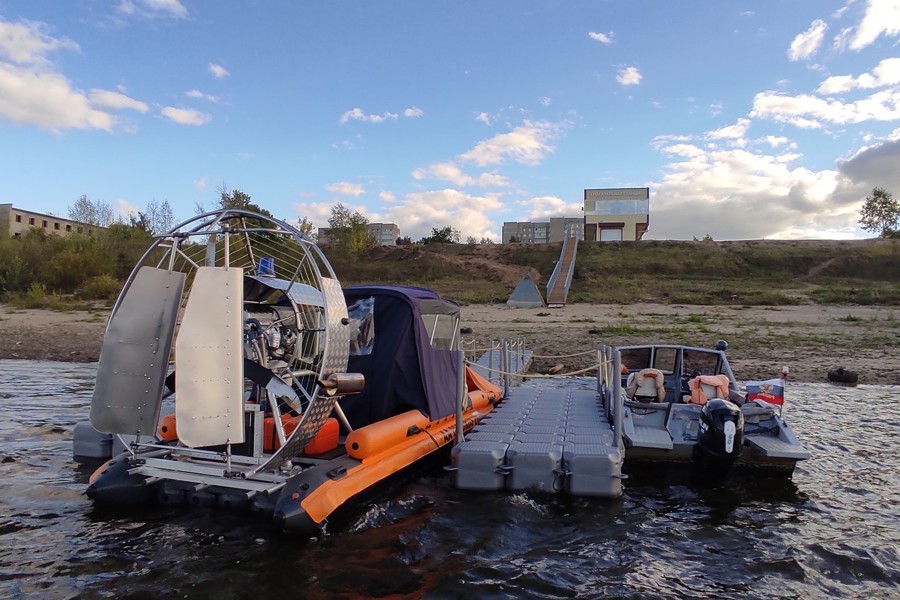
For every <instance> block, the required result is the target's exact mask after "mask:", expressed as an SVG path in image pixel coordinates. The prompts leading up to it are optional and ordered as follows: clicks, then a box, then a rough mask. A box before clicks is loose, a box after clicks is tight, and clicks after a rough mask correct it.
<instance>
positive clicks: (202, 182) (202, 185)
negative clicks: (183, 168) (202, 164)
mask: <svg viewBox="0 0 900 600" xmlns="http://www.w3.org/2000/svg"><path fill="white" fill-rule="evenodd" d="M191 184H192V185H193V186H194V189H198V190H200V191H203V190H205V189H206V186H207V183H206V177H198V178H197V179H195V180H194V181H192V182H191Z"/></svg>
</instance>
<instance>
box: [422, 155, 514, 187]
mask: <svg viewBox="0 0 900 600" xmlns="http://www.w3.org/2000/svg"><path fill="white" fill-rule="evenodd" d="M412 177H413V179H417V180H421V179H426V178H432V179H438V180H442V181H447V182H449V183H452V184H453V185H456V186H459V187H467V186H477V187H482V188H491V187H508V186H510V185H511V183H510V181H509V179H507V178H506V177H504V176H502V175H498V174H497V173H482V174H481V175H479V176H478V177H473V176H471V175H469V174H468V173H464V172H463V170H462V169H460V168H459V166H457V165H456V163H454V162H452V161H451V162H443V163H435V164H433V165H430V166H429V167H427V168H420V169H416V170H415V171H413V172H412Z"/></svg>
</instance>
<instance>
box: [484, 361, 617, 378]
mask: <svg viewBox="0 0 900 600" xmlns="http://www.w3.org/2000/svg"><path fill="white" fill-rule="evenodd" d="M466 364H467V365H470V366H473V367H478V368H479V369H484V370H485V371H487V372H488V373H491V374H495V375H509V376H510V377H524V378H527V379H539V378H544V379H553V378H556V377H571V376H572V375H582V374H584V373H589V372H591V371H596V370H597V369H599V368H600V363H597V364H594V365H591V366H589V367H585V368H584V369H579V370H577V371H569V372H568V373H554V374H553V375H551V374H549V373H524V372H521V371H519V372H516V371H501V370H500V369H492V368H488V367H485V366H483V365H479V364H476V363H473V362H472V361H470V360H467V361H466Z"/></svg>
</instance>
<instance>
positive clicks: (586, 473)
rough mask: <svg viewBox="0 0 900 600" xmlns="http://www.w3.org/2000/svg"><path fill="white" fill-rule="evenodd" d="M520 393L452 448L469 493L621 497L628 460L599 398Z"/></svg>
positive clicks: (457, 478)
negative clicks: (624, 467) (604, 416)
mask: <svg viewBox="0 0 900 600" xmlns="http://www.w3.org/2000/svg"><path fill="white" fill-rule="evenodd" d="M576 386H577V384H571V385H567V386H566V387H561V388H544V389H542V388H536V387H516V388H512V389H510V391H509V395H508V397H507V398H505V399H504V400H503V402H501V403H500V404H499V405H498V406H497V407H496V408H495V409H494V410H493V411H492V412H491V413H490V414H489V415H487V416H486V417H485V418H484V420H483V421H481V422H480V423H479V424H478V425H476V426H475V428H474V429H473V430H472V432H471V433H469V434H467V436H466V441H464V442H463V443H462V444H460V445H459V446H457V447H456V448H454V450H453V465H454V483H455V485H456V487H458V488H460V489H465V490H497V491H499V490H502V489H506V490H511V491H522V490H535V491H541V492H546V493H558V492H567V493H570V494H573V495H579V496H604V497H616V496H619V495H621V493H622V454H621V452H620V451H619V449H618V447H617V445H616V439H615V436H614V435H613V432H612V429H611V427H610V426H609V424H608V423H607V421H606V420H605V419H604V418H603V414H602V408H601V406H600V404H599V403H598V399H597V395H596V393H595V392H593V391H591V390H585V389H582V388H580V387H576Z"/></svg>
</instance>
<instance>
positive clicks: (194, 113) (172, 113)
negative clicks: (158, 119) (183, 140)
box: [160, 106, 212, 126]
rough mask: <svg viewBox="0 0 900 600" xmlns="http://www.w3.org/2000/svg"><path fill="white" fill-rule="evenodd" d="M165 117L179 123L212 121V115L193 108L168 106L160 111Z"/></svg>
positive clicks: (189, 123) (204, 123) (200, 123)
mask: <svg viewBox="0 0 900 600" xmlns="http://www.w3.org/2000/svg"><path fill="white" fill-rule="evenodd" d="M160 112H161V113H162V115H163V116H164V117H166V118H167V119H169V120H170V121H172V122H173V123H177V124H179V125H194V126H200V125H206V124H207V123H209V122H210V121H212V115H209V114H206V113H202V112H200V111H198V110H194V109H192V108H175V107H173V106H166V107H165V108H163V109H162V111H160Z"/></svg>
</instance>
